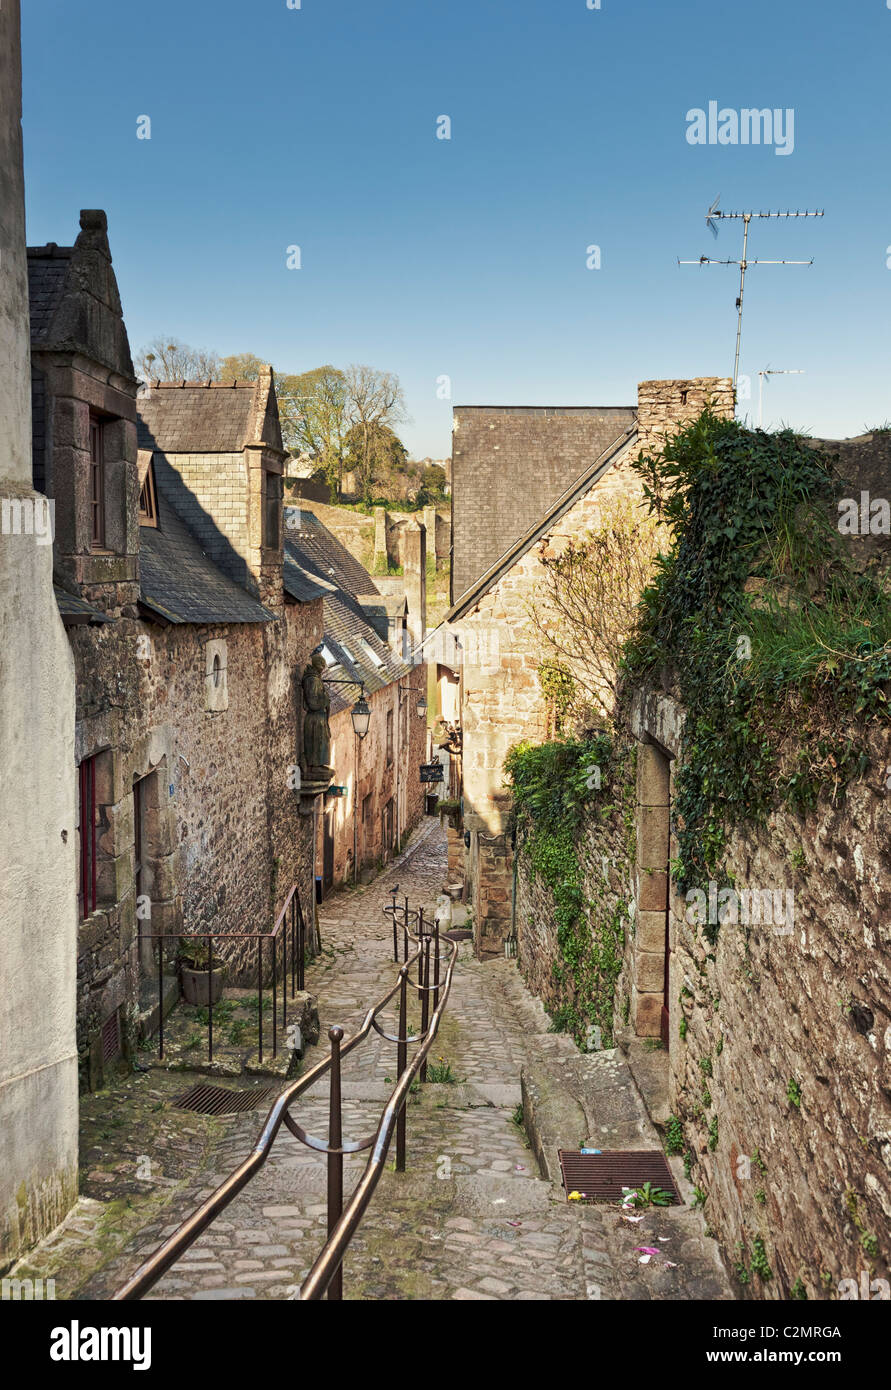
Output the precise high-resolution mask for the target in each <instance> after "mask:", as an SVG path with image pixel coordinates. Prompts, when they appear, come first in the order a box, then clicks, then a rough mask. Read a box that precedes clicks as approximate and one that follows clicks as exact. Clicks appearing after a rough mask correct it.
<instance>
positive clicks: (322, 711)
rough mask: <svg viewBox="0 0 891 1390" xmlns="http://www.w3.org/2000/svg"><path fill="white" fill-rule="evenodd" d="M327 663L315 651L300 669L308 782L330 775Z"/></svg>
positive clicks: (304, 758) (329, 705)
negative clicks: (301, 674) (303, 669)
mask: <svg viewBox="0 0 891 1390" xmlns="http://www.w3.org/2000/svg"><path fill="white" fill-rule="evenodd" d="M326 666H327V662H326V661H325V658H324V657H323V656H322V654H321V652H314V653H313V655H312V657H311V658H310V661H309V665H308V666H307V668H306V670H305V671H304V672H303V679H302V682H301V684H302V688H303V770H304V775H305V776H306V777H307V779H308V780H309V781H311V782H312V781H321V780H324V779H325V778H329V779H330V777H331V773H332V769H331V767H329V760H330V758H331V729H330V727H329V725H328V713H329V711H330V709H331V699H330V696H329V695H328V691H327V689H326V687H325V683H324V681H323V680H322V673H323V671H324V670H325V668H326Z"/></svg>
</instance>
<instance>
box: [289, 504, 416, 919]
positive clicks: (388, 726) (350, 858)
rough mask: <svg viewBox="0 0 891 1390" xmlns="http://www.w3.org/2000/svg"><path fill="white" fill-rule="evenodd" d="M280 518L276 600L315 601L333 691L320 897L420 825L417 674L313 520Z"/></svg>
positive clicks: (357, 571)
mask: <svg viewBox="0 0 891 1390" xmlns="http://www.w3.org/2000/svg"><path fill="white" fill-rule="evenodd" d="M287 516H288V525H287V527H286V539H285V557H286V559H285V590H286V592H289V593H293V594H294V595H295V596H296V597H297V598H300V597H302V596H306V597H309V596H310V595H314V594H321V595H322V601H323V609H324V643H323V646H322V648H321V650H322V655H323V656H324V658H325V660H326V661H327V662H328V670H327V671H326V673H325V674H326V678H329V679H330V680H331V681H332V682H339V683H338V684H334V683H332V684H331V686H330V687H329V693H330V698H331V718H330V723H331V737H332V749H331V761H332V764H333V766H334V768H335V781H334V783H333V786H332V789H331V791H330V792H329V794H328V795H327V796H326V797H325V798H324V800H323V801H321V800H320V802H319V806H318V809H317V836H318V838H317V843H316V874H317V876H318V877H319V878H321V880H322V891H323V892H324V893H327V892H329V891H330V889H331V888H332V887H333V886H334V885H336V884H339V883H343V882H346V881H350V880H353V879H356V878H359V877H361V876H362V875H363V873H370V872H372V871H373V868H374V866H375V865H376V864H379V863H385V862H386V861H387V860H388V859H390V858H391V857H392V856H393V854H394V853H395V852H396V851H397V850H398V848H399V846H400V845H401V844H402V842H403V841H404V839H405V837H406V836H407V835H408V834H409V833H410V831H411V830H413V829H414V828H415V826H416V825H417V824H418V822H419V821H420V818H421V816H422V815H423V811H424V788H423V786H422V785H421V782H420V773H419V767H420V764H421V763H422V762H424V760H425V758H426V752H427V723H426V719H424V717H423V711H421V712H420V713H419V706H418V701H419V700H420V699H421V698H422V696H423V697H425V691H426V667H425V666H424V665H423V664H417V663H413V661H412V660H411V648H410V645H409V644H408V642H407V640H406V636H407V635H406V632H405V630H404V627H403V625H402V624H401V623H399V622H396V623H394V621H393V612H392V607H393V605H392V604H391V603H390V602H389V601H388V600H387V599H386V598H385V597H384V596H383V595H381V594H380V593H379V592H378V589H377V586H376V584H375V581H374V580H373V579H372V577H371V575H370V574H369V573H368V571H367V570H365V569H363V567H362V566H361V565H360V564H359V562H358V560H356V559H355V557H354V556H353V555H352V554H351V553H350V552H349V551H348V550H347V549H346V547H345V546H343V545H342V544H341V543H340V541H339V540H338V539H337V538H336V537H335V536H334V535H333V534H332V533H331V531H329V530H328V529H327V527H325V526H323V525H322V523H321V522H320V521H319V520H318V518H317V517H316V516H315V514H314V513H313V512H311V511H308V510H307V509H305V508H301V509H300V510H299V511H297V510H296V509H295V510H294V511H293V512H292V511H291V510H290V509H288V512H287ZM404 606H405V599H404V596H403V599H402V611H403V612H404ZM361 693H364V696H365V698H366V700H367V702H368V706H369V709H370V712H371V716H370V721H369V727H368V732H367V735H366V736H365V737H363V738H361V739H360V738H358V737H357V736H356V734H355V732H354V729H353V723H352V718H351V713H352V709H353V706H354V704H355V702H356V701H357V699H358V698H359V696H360V694H361Z"/></svg>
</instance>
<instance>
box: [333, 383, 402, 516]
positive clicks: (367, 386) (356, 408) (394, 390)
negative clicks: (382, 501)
mask: <svg viewBox="0 0 891 1390" xmlns="http://www.w3.org/2000/svg"><path fill="white" fill-rule="evenodd" d="M345 376H346V413H347V421H348V423H349V425H350V426H351V427H352V429H354V430H355V431H356V439H357V442H358V449H357V451H356V463H357V467H356V472H357V473H358V481H359V487H360V488H361V491H362V496H363V497H364V498H365V500H366V501H370V500H371V496H372V487H373V484H374V463H375V441H376V439H379V438H380V433H381V427H382V426H386V427H387V428H388V429H390V430H393V429H394V426H396V425H397V424H399V423H400V422H401V421H402V420H404V419H405V399H404V397H403V395H402V387H401V386H400V384H399V378H398V376H395V375H394V373H392V372H379V371H376V370H375V368H374V367H363V366H356V365H353V366H351V367H347V369H346V373H345Z"/></svg>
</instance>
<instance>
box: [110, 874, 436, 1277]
mask: <svg viewBox="0 0 891 1390" xmlns="http://www.w3.org/2000/svg"><path fill="white" fill-rule="evenodd" d="M397 891H398V888H397V889H394V890H393V903H392V904H391V905H390V906H389V907H386V908H384V912H385V913H387V914H388V915H390V914H392V916H393V938H394V943H395V942H396V941H397V938H398V932H399V928H400V926H401V927H402V932H403V942H404V947H405V952H406V958H405V960H404V962H403V964H402V966H401V968H400V970H399V972H398V974H397V977H396V982H395V984H394V985H393V986H392V987H391V988H390V989H389V990H388V991H387V992H386V994H384V995H383V996H382V997H381V998H380V999H378V1000H377V1001H376V1003H374V1004H372V1005H371V1007H370V1008H369V1009H368V1011H367V1012H366V1014H365V1017H364V1018H363V1020H362V1023H361V1025H360V1026H359V1028H358V1029H357V1030H356V1032H355V1033H353V1034H352V1035H351V1036H350V1037H348V1038H345V1037H344V1032H343V1029H342V1028H341V1027H339V1026H336V1025H335V1026H334V1027H332V1028H329V1030H328V1038H329V1041H330V1044H331V1050H330V1052H329V1054H328V1056H327V1057H325V1058H323V1060H322V1061H320V1062H318V1063H316V1065H315V1066H314V1067H312V1068H310V1070H309V1071H308V1072H307V1073H306V1075H305V1076H303V1077H300V1078H299V1079H298V1080H296V1081H294V1082H293V1083H292V1084H291V1085H290V1086H288V1087H287V1089H286V1090H285V1091H283V1092H282V1094H281V1095H280V1096H279V1098H278V1100H277V1101H276V1102H275V1104H274V1105H273V1106H272V1109H271V1110H270V1111H269V1114H268V1115H267V1117H266V1120H265V1123H264V1125H263V1129H262V1131H261V1133H260V1136H259V1138H258V1140H257V1142H256V1144H255V1145H254V1148H253V1149H252V1151H251V1153H250V1154H249V1155H248V1157H247V1158H246V1159H245V1160H244V1161H243V1162H242V1163H241V1164H239V1166H238V1167H237V1168H236V1169H235V1170H234V1171H233V1172H232V1173H231V1174H230V1175H229V1177H228V1178H227V1179H226V1180H225V1182H223V1183H221V1184H220V1186H219V1187H218V1188H217V1189H216V1191H215V1192H213V1193H212V1194H211V1195H210V1197H208V1198H207V1199H206V1200H205V1201H204V1202H202V1204H201V1206H200V1207H198V1208H197V1210H196V1211H194V1212H193V1213H192V1215H191V1216H189V1217H188V1218H187V1219H186V1220H185V1221H184V1222H183V1223H182V1225H181V1226H180V1227H179V1228H178V1229H177V1230H176V1231H174V1232H173V1234H172V1235H171V1236H169V1237H168V1239H167V1240H166V1241H164V1243H163V1245H161V1246H159V1247H158V1249H157V1250H156V1251H155V1252H154V1254H153V1255H150V1256H149V1258H148V1259H147V1260H145V1261H144V1263H143V1264H142V1265H140V1267H139V1269H137V1270H136V1272H135V1274H133V1275H132V1276H131V1277H130V1279H128V1280H127V1282H126V1283H125V1284H123V1285H122V1286H121V1288H120V1289H118V1290H117V1292H116V1293H115V1294H114V1295H113V1300H114V1301H117V1302H128V1301H132V1300H135V1299H139V1298H142V1297H144V1296H145V1294H147V1293H148V1292H149V1290H150V1289H151V1288H152V1287H153V1286H154V1285H155V1284H156V1283H157V1282H158V1280H159V1279H160V1278H161V1277H162V1276H163V1275H164V1274H165V1273H166V1272H167V1270H168V1269H170V1267H171V1265H173V1264H175V1262H176V1261H177V1260H178V1259H179V1258H180V1256H181V1255H183V1254H184V1253H185V1252H186V1250H188V1249H189V1247H190V1246H191V1245H192V1244H193V1243H194V1241H195V1240H197V1238H198V1237H199V1236H200V1235H201V1233H202V1232H203V1231H205V1230H206V1229H207V1227H208V1226H209V1225H210V1224H211V1222H212V1221H213V1220H214V1219H215V1218H216V1217H217V1216H219V1214H220V1212H221V1211H224V1210H225V1208H226V1207H228V1205H229V1203H230V1202H231V1201H232V1200H233V1198H235V1197H236V1196H237V1195H238V1193H239V1192H241V1191H242V1189H243V1188H244V1187H246V1186H247V1184H248V1183H249V1182H250V1180H251V1179H252V1178H253V1177H254V1175H255V1174H256V1173H257V1172H258V1171H259V1170H260V1168H262V1166H263V1164H264V1163H265V1162H266V1160H267V1158H268V1157H269V1154H270V1152H271V1150H272V1146H273V1143H274V1142H275V1138H276V1136H277V1134H278V1132H279V1130H280V1129H281V1127H282V1125H283V1124H284V1125H285V1126H286V1128H287V1129H289V1130H290V1132H291V1133H292V1134H293V1135H294V1137H295V1138H296V1139H299V1141H300V1142H301V1143H302V1144H305V1145H306V1146H307V1147H308V1148H310V1149H314V1150H315V1151H316V1152H318V1153H323V1154H325V1155H326V1156H327V1170H328V1171H327V1177H328V1239H327V1241H326V1242H325V1244H324V1246H323V1247H322V1249H321V1251H320V1252H319V1254H318V1256H317V1258H316V1260H315V1263H314V1264H313V1266H312V1268H311V1269H310V1271H309V1273H308V1274H307V1276H306V1278H305V1279H304V1281H303V1283H302V1285H301V1286H300V1291H299V1294H298V1295H297V1298H298V1299H299V1300H301V1301H306V1302H312V1301H316V1300H318V1299H321V1298H323V1297H324V1296H325V1294H326V1293H327V1295H328V1298H329V1299H331V1300H336V1299H341V1298H342V1297H343V1269H342V1266H343V1260H344V1256H345V1255H346V1252H347V1249H348V1247H349V1244H350V1241H351V1240H352V1238H353V1236H354V1235H355V1233H356V1230H357V1229H358V1227H359V1224H360V1222H361V1221H362V1218H363V1216H364V1215H365V1212H366V1211H367V1209H368V1205H369V1203H370V1201H371V1198H372V1197H373V1195H374V1192H375V1189H376V1187H377V1185H378V1183H379V1182H380V1179H381V1175H382V1173H383V1170H384V1163H385V1161H386V1157H387V1153H388V1150H389V1146H390V1141H391V1139H392V1137H393V1132H394V1130H395V1132H396V1172H397V1173H404V1172H405V1156H406V1103H407V1098H408V1094H409V1090H410V1088H411V1085H412V1082H413V1081H414V1079H415V1077H416V1076H418V1075H419V1073H420V1078H419V1079H420V1080H421V1081H423V1080H424V1079H425V1077H426V1063H427V1055H428V1053H429V1051H430V1048H431V1047H432V1045H433V1042H434V1039H435V1038H436V1034H437V1032H438V1030H439V1024H440V1021H441V1019H442V1015H443V1011H444V1009H445V1006H446V1003H447V1001H448V997H449V992H450V990H451V986H452V977H453V974H454V970H455V963H456V961H457V958H458V944H457V943H456V942H454V941H451V940H448V941H447V943H446V944H447V945H448V946H449V947H450V954H449V958H448V963H447V965H446V969H445V974H444V976H442V975H441V967H442V959H441V953H440V938H439V924H438V922H428V921H427V920H426V919H425V916H424V912H423V909H419V910H418V911H414V912H413V911H410V910H409V907H408V900H407V899H406V900H405V905H404V907H400V906H398V905H397V904H396V892H397ZM413 925H417V928H418V931H417V935H415V933H414V932H413V931H412V930H411V927H412V926H413ZM409 939H410V940H411V941H412V942H413V943H414V945H415V950H414V951H413V952H412V953H411V954H409V947H408V942H409ZM394 949H395V947H394ZM416 964H417V983H414V982H413V983H412V985H411V988H412V989H413V990H414V989H417V991H418V996H419V998H420V999H421V1010H422V1018H421V1030H420V1032H418V1033H415V1034H413V1035H412V1036H409V1035H408V1031H407V1027H408V1023H407V1020H408V989H409V971H410V969H411V968H412V967H413V966H414V965H416ZM431 971H432V980H431ZM397 994H398V995H399V1005H398V1007H399V1025H398V1032H397V1033H396V1034H395V1035H394V1034H392V1033H388V1032H385V1031H384V1028H383V1027H382V1026H381V1023H380V1022H379V1019H378V1016H379V1015H380V1014H381V1013H382V1012H383V1010H384V1009H385V1008H386V1007H387V1005H388V1004H389V1003H390V1001H391V1000H392V999H393V998H394V996H395V995H397ZM431 1002H432V1006H433V1011H432V1013H430V1011H429V1010H430V1004H431ZM372 1029H374V1030H375V1032H377V1033H378V1034H379V1035H380V1036H381V1037H382V1038H385V1039H386V1040H387V1041H388V1042H393V1043H395V1044H396V1073H397V1081H396V1085H395V1087H394V1089H393V1091H392V1093H391V1095H390V1099H389V1100H388V1101H387V1104H386V1106H385V1108H384V1111H383V1113H382V1115H381V1118H380V1121H379V1123H378V1127H377V1129H376V1131H375V1132H374V1134H372V1135H370V1136H368V1137H367V1138H365V1139H359V1140H354V1141H344V1138H343V1113H342V1098H341V1069H342V1063H343V1059H344V1057H346V1056H348V1055H349V1053H350V1052H352V1051H354V1049H355V1048H357V1047H359V1045H360V1044H361V1043H362V1042H364V1040H365V1039H366V1038H367V1037H368V1036H369V1034H370V1032H371V1030H372ZM411 1043H419V1044H420V1046H419V1047H418V1050H417V1052H416V1053H415V1055H414V1057H413V1058H412V1060H411V1062H409V1061H408V1047H409V1044H411ZM328 1072H330V1074H331V1084H330V1090H329V1102H328V1138H327V1139H320V1138H317V1137H315V1136H313V1135H311V1134H308V1133H307V1132H306V1131H305V1130H304V1129H303V1128H302V1127H301V1126H300V1125H299V1124H298V1123H297V1121H296V1120H295V1118H294V1117H293V1115H291V1113H290V1110H291V1106H292V1105H293V1104H294V1102H295V1101H296V1100H297V1099H298V1098H299V1097H300V1096H302V1095H304V1093H305V1092H306V1091H308V1090H309V1089H310V1088H311V1087H312V1086H314V1085H315V1083H316V1082H317V1081H319V1080H320V1079H321V1078H322V1077H323V1076H325V1075H326V1074H327V1073H328ZM365 1149H371V1150H372V1152H371V1154H370V1156H369V1158H368V1162H367V1163H366V1165H365V1170H364V1172H363V1174H362V1176H361V1178H360V1179H359V1181H358V1183H357V1184H356V1187H355V1188H354V1190H353V1192H352V1195H351V1196H350V1198H349V1201H348V1202H347V1203H346V1206H344V1202H343V1159H344V1155H345V1154H351V1153H359V1152H362V1151H364V1150H365Z"/></svg>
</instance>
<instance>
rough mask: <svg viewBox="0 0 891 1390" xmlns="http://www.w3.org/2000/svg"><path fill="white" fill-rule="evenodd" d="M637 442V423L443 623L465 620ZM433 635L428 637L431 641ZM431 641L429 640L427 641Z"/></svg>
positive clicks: (466, 594) (470, 590)
mask: <svg viewBox="0 0 891 1390" xmlns="http://www.w3.org/2000/svg"><path fill="white" fill-rule="evenodd" d="M636 439H637V421H636V420H635V421H634V422H633V423H632V424H630V425H629V426H628V427H627V428H626V429H625V431H624V432H623V433H622V434H621V435H619V437H618V439H615V440H613V442H612V443H611V444H609V445H607V447H606V448H605V449H604V450H603V452H602V453H601V454H600V455H599V456H598V457H597V458H596V459H595V460H594V462H593V463H592V464H591V466H590V467H589V468H587V469H586V470H585V472H584V473H582V475H581V477H579V478H576V480H575V482H574V483H572V484H571V486H570V487H568V488H567V489H566V490H565V492H563V493H562V494H561V495H560V496H559V497H558V498H557V500H556V501H555V502H554V503H553V505H552V506H550V507H549V508H548V510H547V511H546V512H545V514H544V516H542V517H541V518H540V519H539V520H538V521H536V522H534V523H533V525H532V526H530V527H529V528H528V530H527V531H525V532H524V533H523V535H522V536H520V537H519V539H518V540H516V541H515V542H514V544H513V545H512V546H510V547H509V549H507V550H506V551H505V552H504V554H503V555H501V556H499V558H498V559H497V560H496V561H495V563H494V564H493V565H490V566H489V568H488V569H487V570H486V572H485V574H483V575H481V576H480V578H479V579H477V580H476V581H475V582H474V583H473V584H471V585H470V586H469V588H467V589H466V590H465V592H464V593H463V594H462V595H461V597H460V598H459V599H458V600H457V601H456V602H455V603H454V604H453V605H452V607H451V608H450V609H449V611H448V613H447V614H446V615H445V617H444V618H443V623H453V622H456V621H457V620H458V619H459V618H462V617H463V616H464V615H465V613H467V612H469V611H470V609H471V608H473V607H475V605H476V604H477V603H478V602H479V600H480V599H481V598H482V597H483V596H484V595H485V594H487V593H488V592H489V590H490V589H491V588H493V587H494V585H496V584H497V583H498V581H499V580H500V579H501V578H502V577H503V576H504V575H505V574H506V573H507V571H508V570H509V569H511V568H512V567H513V566H514V565H515V564H516V563H517V561H518V560H519V559H521V557H522V556H523V555H525V554H526V551H527V550H529V549H531V547H532V546H533V545H535V543H536V541H538V540H540V539H541V537H542V536H544V535H546V534H547V532H548V531H549V530H550V529H551V527H552V526H553V525H554V524H555V523H556V522H557V521H559V520H560V518H561V517H562V516H564V515H565V514H566V512H568V511H569V509H570V508H571V507H573V506H574V505H575V503H576V502H577V501H578V500H579V498H580V497H584V495H585V493H586V492H589V491H590V490H591V488H592V487H594V485H595V483H597V482H599V481H600V479H601V478H602V477H603V475H604V473H606V472H607V471H608V470H609V469H610V468H612V467H613V465H614V464H615V463H617V462H618V460H619V458H620V456H621V455H622V454H624V453H625V451H626V450H627V449H629V448H630V447H631V446H632V445H633V444H634V443H635V441H636ZM430 635H431V634H429V633H428V639H429V637H430ZM425 640H427V639H425Z"/></svg>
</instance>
